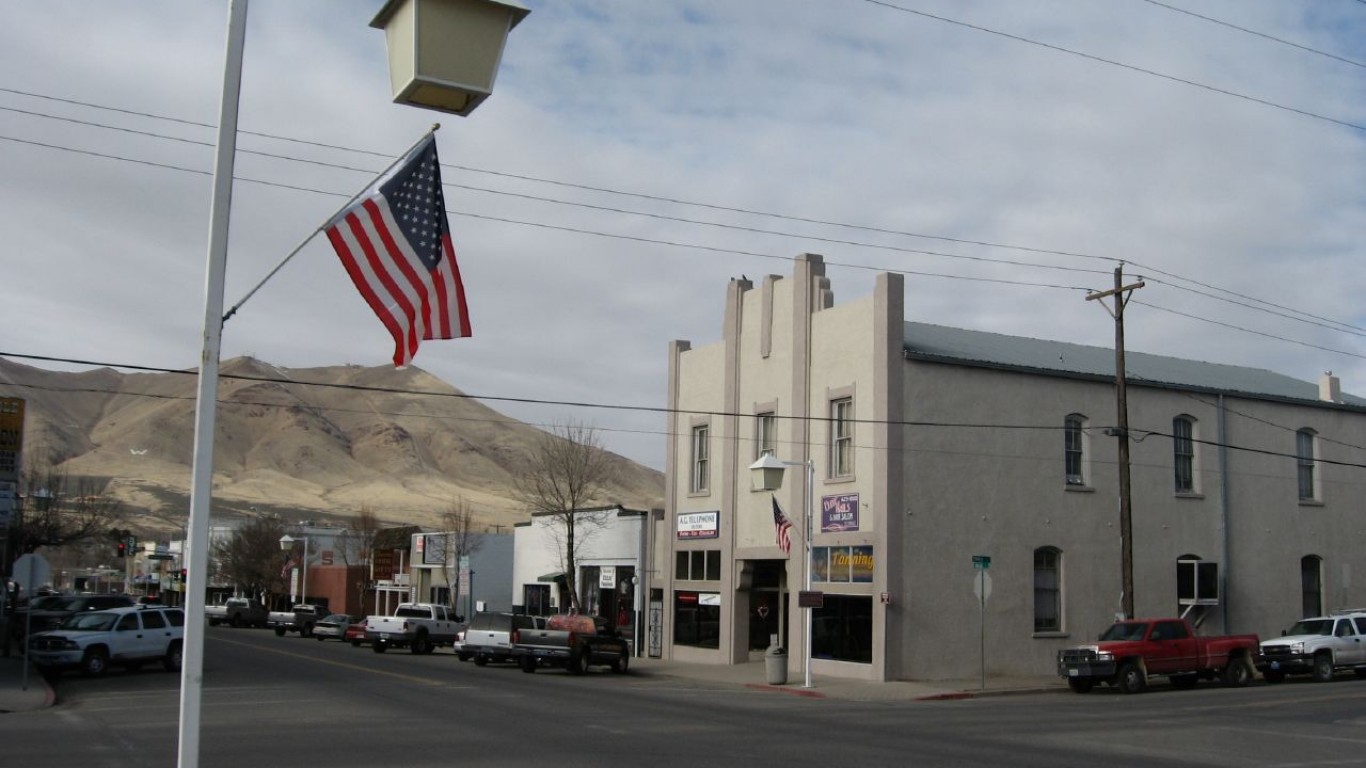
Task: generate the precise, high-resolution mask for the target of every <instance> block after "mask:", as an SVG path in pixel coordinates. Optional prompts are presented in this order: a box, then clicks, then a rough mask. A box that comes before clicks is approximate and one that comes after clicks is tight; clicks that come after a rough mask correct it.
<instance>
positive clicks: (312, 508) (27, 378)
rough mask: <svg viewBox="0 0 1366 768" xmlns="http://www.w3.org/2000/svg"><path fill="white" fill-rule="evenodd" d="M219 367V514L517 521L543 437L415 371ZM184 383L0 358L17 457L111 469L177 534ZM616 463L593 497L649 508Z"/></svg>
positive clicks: (642, 470)
mask: <svg viewBox="0 0 1366 768" xmlns="http://www.w3.org/2000/svg"><path fill="white" fill-rule="evenodd" d="M222 374H223V375H222V379H221V381H220V384H219V403H220V405H219V409H218V434H217V439H216V442H215V448H214V453H215V455H214V519H215V522H220V521H222V522H226V521H224V520H222V518H223V516H233V515H238V514H242V513H246V512H248V511H250V509H252V508H253V507H255V508H257V509H258V510H274V511H277V512H279V513H280V514H282V515H284V516H285V517H286V518H287V519H292V520H294V519H304V518H307V519H312V520H315V521H317V522H318V523H319V524H322V523H324V521H327V520H329V519H332V520H344V519H346V518H349V517H352V516H354V515H355V514H356V513H357V512H358V511H359V510H360V509H362V508H365V507H368V508H370V509H372V510H373V511H374V512H375V513H376V514H377V515H379V517H380V518H381V519H383V520H384V521H386V522H388V523H394V524H398V523H410V524H416V525H422V526H424V527H429V528H431V527H435V526H436V525H437V523H438V521H439V519H440V515H441V513H442V512H443V511H445V510H446V509H448V508H449V507H450V506H451V505H452V504H453V503H455V502H456V501H457V500H459V499H464V500H465V501H467V502H469V504H470V505H471V506H472V507H473V509H474V510H475V513H476V515H477V516H478V517H479V518H480V519H481V520H482V521H484V522H486V523H488V524H500V525H507V524H510V523H512V522H515V521H519V520H522V519H525V512H524V511H523V510H522V509H521V508H520V505H519V504H518V503H517V502H516V501H515V500H513V498H512V493H511V488H512V482H513V477H514V473H516V472H517V471H518V470H519V468H520V467H522V466H525V463H526V461H525V456H526V455H527V451H528V448H529V447H530V446H531V445H532V444H533V441H534V440H535V438H536V437H537V435H539V434H540V431H539V430H538V429H536V428H534V427H531V426H529V425H527V424H524V423H522V422H519V421H515V420H513V419H510V418H508V417H506V416H503V415H502V414H499V413H498V412H497V411H494V410H492V409H491V408H488V407H487V406H485V405H483V404H481V403H479V402H478V401H476V400H474V399H472V398H467V397H462V396H461V393H460V391H459V390H457V389H455V388H454V387H452V386H450V385H449V384H447V383H445V382H443V381H441V380H440V379H437V378H436V377H434V376H432V375H430V374H428V373H426V372H424V371H422V370H420V369H415V368H409V369H406V370H402V371H396V370H394V369H392V368H388V367H375V368H362V367H358V366H335V367H327V368H304V369H284V368H277V367H275V366H272V365H270V364H268V363H263V362H261V361H259V360H254V359H251V358H236V359H233V360H229V361H226V362H225V363H224V364H223V365H222ZM252 379H267V380H264V381H262V380H252ZM195 388H196V377H195V376H194V375H193V371H189V372H186V373H184V374H180V373H152V374H146V373H137V374H125V373H120V372H118V371H115V370H112V369H99V370H93V371H85V372H81V373H67V372H58V371H49V370H43V369H40V368H34V367H31V366H27V365H23V364H20V363H16V362H13V361H11V360H6V359H3V358H0V395H3V396H9V397H20V398H23V399H24V400H25V401H26V411H27V419H26V425H25V443H24V449H25V459H26V461H27V462H30V463H31V462H33V461H34V460H35V459H36V458H38V457H39V456H40V455H41V454H46V453H49V452H50V453H51V455H52V456H53V457H55V459H56V460H58V461H60V462H61V465H62V467H63V468H65V469H66V470H67V472H68V473H69V474H70V475H72V476H78V475H79V476H90V477H97V478H108V479H109V480H110V482H111V489H112V493H113V494H114V495H115V496H117V497H118V498H119V499H120V500H122V501H123V502H124V503H125V504H126V505H127V507H128V508H129V509H130V510H131V511H132V512H133V513H134V514H135V516H136V517H137V520H135V521H134V522H133V524H134V525H135V526H137V525H141V526H142V527H144V528H149V529H157V528H160V529H169V528H178V527H179V526H180V525H181V524H182V523H183V520H184V518H185V515H186V511H187V510H188V508H189V490H190V470H191V466H190V465H191V456H192V450H193V440H194V411H195ZM375 390H388V391H375ZM618 458H619V464H620V469H619V471H618V473H617V474H618V482H617V483H616V485H615V486H614V487H613V488H612V492H611V495H610V498H605V499H600V500H599V501H600V502H601V503H621V504H624V505H626V506H628V507H634V508H644V509H649V508H652V507H657V506H659V505H660V501H661V499H662V497H663V488H664V481H663V475H661V474H660V473H659V472H656V471H655V470H652V469H650V468H648V467H644V466H641V465H639V464H636V463H634V462H632V461H629V460H627V459H625V458H621V457H618Z"/></svg>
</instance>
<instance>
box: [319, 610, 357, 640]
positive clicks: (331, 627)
mask: <svg viewBox="0 0 1366 768" xmlns="http://www.w3.org/2000/svg"><path fill="white" fill-rule="evenodd" d="M354 623H355V620H354V619H352V618H351V617H350V616H347V615H346V614H344V613H333V614H328V615H327V616H324V617H323V618H322V619H320V620H319V621H318V623H316V624H314V625H313V636H314V637H316V638H318V639H319V640H326V639H327V638H329V637H331V638H335V639H337V640H343V639H345V638H346V630H347V628H348V627H350V626H351V625H352V624H354ZM362 631H364V630H362Z"/></svg>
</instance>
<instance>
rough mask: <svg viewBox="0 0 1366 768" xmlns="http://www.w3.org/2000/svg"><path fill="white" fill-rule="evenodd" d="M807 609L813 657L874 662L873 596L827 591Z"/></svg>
mask: <svg viewBox="0 0 1366 768" xmlns="http://www.w3.org/2000/svg"><path fill="white" fill-rule="evenodd" d="M810 610H811V656H812V658H816V659H835V660H837V661H853V662H858V663H862V664H871V663H872V662H873V598H872V597H867V596H861V595H832V594H826V596H825V599H824V601H823V605H822V606H821V607H820V608H812V609H810Z"/></svg>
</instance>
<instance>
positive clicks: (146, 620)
mask: <svg viewBox="0 0 1366 768" xmlns="http://www.w3.org/2000/svg"><path fill="white" fill-rule="evenodd" d="M165 626H166V618H165V615H164V614H162V612H161V611H143V612H142V627H143V629H163V628H165Z"/></svg>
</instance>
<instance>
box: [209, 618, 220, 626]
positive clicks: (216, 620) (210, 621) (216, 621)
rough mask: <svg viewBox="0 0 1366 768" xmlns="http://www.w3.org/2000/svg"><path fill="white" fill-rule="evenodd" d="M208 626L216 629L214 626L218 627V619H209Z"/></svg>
mask: <svg viewBox="0 0 1366 768" xmlns="http://www.w3.org/2000/svg"><path fill="white" fill-rule="evenodd" d="M209 626H211V627H216V626H218V619H209Z"/></svg>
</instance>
